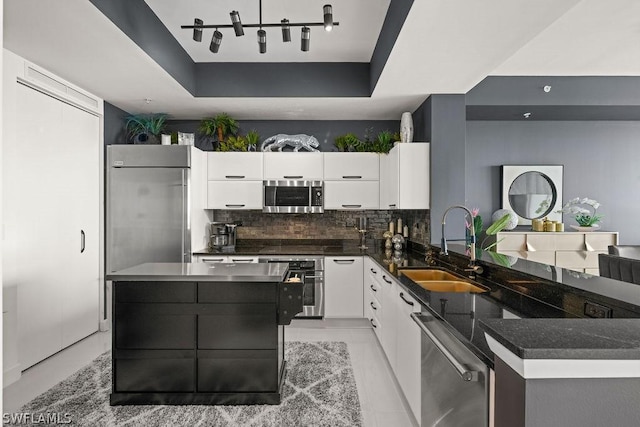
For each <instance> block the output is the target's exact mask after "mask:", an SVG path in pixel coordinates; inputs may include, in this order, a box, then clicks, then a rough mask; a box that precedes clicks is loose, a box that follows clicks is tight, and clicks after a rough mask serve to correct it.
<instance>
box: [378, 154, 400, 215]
mask: <svg viewBox="0 0 640 427" xmlns="http://www.w3.org/2000/svg"><path fill="white" fill-rule="evenodd" d="M398 161H399V159H398V150H394V149H392V150H391V151H389V153H388V154H383V155H381V156H380V209H398V208H399V203H400V202H399V200H400V193H399V192H398V178H399V177H398V171H399V169H398Z"/></svg>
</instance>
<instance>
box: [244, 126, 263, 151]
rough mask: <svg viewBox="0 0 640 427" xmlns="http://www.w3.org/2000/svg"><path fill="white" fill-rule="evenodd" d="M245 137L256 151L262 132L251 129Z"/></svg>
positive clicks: (250, 146)
mask: <svg viewBox="0 0 640 427" xmlns="http://www.w3.org/2000/svg"><path fill="white" fill-rule="evenodd" d="M244 138H245V139H246V140H247V144H248V146H249V149H250V150H254V151H255V150H256V149H257V147H258V142H260V134H258V132H256V131H255V130H250V131H249V132H247V134H246V135H245V136H244Z"/></svg>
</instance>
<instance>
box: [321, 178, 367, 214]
mask: <svg viewBox="0 0 640 427" xmlns="http://www.w3.org/2000/svg"><path fill="white" fill-rule="evenodd" d="M378 194H379V183H378V181H358V182H348V181H325V182H324V208H325V209H335V210H359V209H378V206H379V205H380V203H379V198H378Z"/></svg>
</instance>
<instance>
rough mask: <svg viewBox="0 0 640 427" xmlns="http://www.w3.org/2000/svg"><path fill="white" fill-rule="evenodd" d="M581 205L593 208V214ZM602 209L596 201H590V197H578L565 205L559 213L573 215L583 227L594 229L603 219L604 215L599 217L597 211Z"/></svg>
mask: <svg viewBox="0 0 640 427" xmlns="http://www.w3.org/2000/svg"><path fill="white" fill-rule="evenodd" d="M579 205H587V206H591V208H593V213H592V212H591V210H589V209H587V208H583V207H581V206H579ZM599 207H600V203H598V202H597V201H596V200H593V199H589V198H588V197H585V198H582V199H581V198H580V197H576V198H574V199H571V200H569V201H568V202H567V203H565V205H564V206H563V207H562V209H560V210H559V211H557V212H562V213H568V214H572V215H573V217H574V218H575V220H576V222H577V223H578V224H579V225H580V226H582V227H592V226H594V225H596V224H597V223H598V222H600V220H601V219H602V215H597V214H596V211H597V210H598V208H599Z"/></svg>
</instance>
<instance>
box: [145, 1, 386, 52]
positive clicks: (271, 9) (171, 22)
mask: <svg viewBox="0 0 640 427" xmlns="http://www.w3.org/2000/svg"><path fill="white" fill-rule="evenodd" d="M145 2H146V3H147V4H148V5H149V7H150V8H151V9H152V10H153V12H154V13H155V14H156V15H157V16H158V18H159V19H160V20H161V21H162V23H163V24H164V26H165V27H167V29H168V30H169V31H170V32H171V34H173V36H174V37H175V38H176V40H178V43H180V45H181V46H182V47H183V49H184V50H185V51H186V52H187V53H188V54H189V56H191V59H193V60H194V61H195V62H274V58H276V60H277V61H278V62H369V61H370V60H371V54H372V53H373V49H374V48H375V46H376V42H377V40H378V34H379V33H380V29H381V28H382V23H383V22H384V17H385V15H386V13H387V9H388V8H389V2H390V0H349V1H342V2H334V3H333V4H332V6H333V19H334V21H336V22H339V23H340V25H339V26H336V27H334V28H333V30H332V31H330V32H327V31H324V28H322V27H311V40H310V49H309V51H308V52H302V50H301V49H300V28H299V27H296V28H291V42H288V43H283V42H282V32H281V30H280V28H265V29H264V30H265V31H266V32H267V53H266V54H262V55H261V54H260V53H259V52H258V42H257V34H256V31H257V30H258V29H257V28H248V29H245V34H244V36H242V37H236V36H235V33H234V32H233V29H231V28H226V29H220V32H221V33H222V35H223V37H222V44H221V45H220V51H219V52H218V53H217V54H213V53H211V52H210V51H209V43H210V42H211V37H212V35H213V31H214V30H213V29H207V30H204V32H203V35H202V42H200V43H197V42H195V41H194V40H193V30H183V29H181V28H180V26H181V25H193V20H194V18H200V19H202V20H203V21H204V23H205V24H206V25H214V24H231V18H230V16H229V13H230V12H231V11H232V10H236V11H238V12H239V13H240V18H241V20H242V23H243V24H257V23H259V3H258V0H218V1H215V2H212V1H211V0H189V1H169V0H145ZM327 3H331V2H330V1H327V0H305V1H300V0H277V1H273V0H271V1H269V0H265V1H263V2H262V22H263V23H280V20H281V19H283V18H287V19H289V22H323V11H322V6H323V5H325V4H327ZM365 10H366V13H363V11H365Z"/></svg>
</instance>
